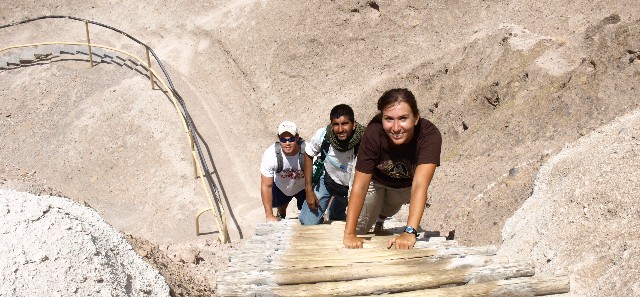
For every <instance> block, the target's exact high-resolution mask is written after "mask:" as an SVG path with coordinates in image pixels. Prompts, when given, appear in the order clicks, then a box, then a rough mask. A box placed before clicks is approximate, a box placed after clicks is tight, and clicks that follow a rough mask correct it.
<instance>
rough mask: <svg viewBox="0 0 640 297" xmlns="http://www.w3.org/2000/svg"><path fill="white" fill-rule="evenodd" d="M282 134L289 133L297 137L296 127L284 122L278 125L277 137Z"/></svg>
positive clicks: (292, 123)
mask: <svg viewBox="0 0 640 297" xmlns="http://www.w3.org/2000/svg"><path fill="white" fill-rule="evenodd" d="M284 132H289V133H291V135H293V136H295V135H298V126H296V123H294V122H290V121H284V122H282V123H280V125H278V135H282V133H284Z"/></svg>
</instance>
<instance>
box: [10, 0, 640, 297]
mask: <svg viewBox="0 0 640 297" xmlns="http://www.w3.org/2000/svg"><path fill="white" fill-rule="evenodd" d="M633 7H637V3H635V2H634V1H616V2H615V3H611V1H571V2H555V1H535V2H534V1H468V2H465V3H446V4H445V3H431V2H423V1H389V2H381V1H380V2H371V1H369V2H365V1H340V2H328V3H325V2H304V3H299V4H291V3H288V2H284V1H214V2H198V1H196V2H192V3H189V4H188V5H187V4H184V3H173V2H171V3H169V2H163V1H159V2H153V3H151V2H139V3H136V4H130V3H114V2H94V1H88V2H81V3H80V2H78V3H66V2H65V3H37V4H36V3H31V2H26V1H16V2H3V3H2V4H0V8H1V9H0V23H2V24H6V23H9V22H13V21H16V20H19V19H22V18H25V17H35V16H40V15H50V14H60V15H73V16H77V17H81V18H87V19H91V20H94V21H98V22H101V23H105V24H107V25H111V26H114V27H116V28H118V29H122V30H124V31H126V32H127V33H129V34H131V35H132V36H135V37H136V38H139V39H140V40H142V41H143V42H145V43H147V44H148V45H150V46H151V47H152V48H154V50H155V51H156V53H157V54H158V56H159V57H160V59H161V60H162V62H163V63H164V64H165V66H166V68H167V71H168V73H169V74H170V75H171V78H172V80H173V82H174V84H175V86H176V89H177V90H178V91H179V92H180V94H181V95H182V96H183V97H184V98H185V101H186V104H187V107H188V108H189V112H190V113H191V115H192V116H193V118H194V122H195V123H196V126H197V129H198V136H199V137H200V139H201V140H202V143H203V146H204V149H205V156H206V158H207V159H208V161H209V163H210V168H211V171H212V173H213V174H215V175H216V176H217V177H220V180H221V183H220V191H221V194H222V197H223V199H224V201H225V204H226V205H225V206H226V207H227V210H228V213H227V214H228V221H229V228H230V231H231V236H232V241H233V243H232V244H231V245H221V244H218V243H216V238H217V233H216V227H215V224H214V223H213V219H212V217H211V216H210V214H207V215H205V216H204V217H203V219H202V220H203V221H202V222H203V223H202V226H203V229H204V230H203V232H204V233H205V234H204V235H201V236H196V235H195V213H196V212H197V211H199V210H201V209H203V208H206V207H207V201H206V198H205V197H204V195H203V193H202V190H201V189H200V185H199V183H200V181H199V180H196V179H194V176H193V169H192V163H191V162H192V161H191V156H190V149H189V147H188V143H187V141H186V137H185V135H184V130H183V128H182V126H181V123H180V121H179V118H178V117H177V113H176V111H175V109H174V108H173V106H172V104H171V103H170V101H169V99H168V97H167V96H166V94H165V93H163V92H162V91H160V90H151V88H150V85H149V81H148V79H147V77H146V76H145V75H146V72H145V71H143V70H142V69H141V68H140V67H139V66H136V65H135V64H133V63H130V62H126V61H120V62H118V63H115V62H113V63H111V62H110V63H99V64H98V65H97V66H96V67H93V68H90V67H89V66H88V62H87V61H86V56H82V55H65V56H60V57H52V58H51V59H47V60H44V61H40V62H38V63H30V64H24V65H21V66H20V67H17V66H13V67H8V68H9V69H4V70H0V87H1V89H0V98H2V99H0V100H2V104H1V105H0V129H1V131H2V134H1V135H0V136H1V137H2V138H1V139H0V187H2V188H5V189H14V190H19V191H25V192H30V193H35V194H44V195H54V196H61V197H68V198H70V199H72V200H74V201H77V202H80V203H83V204H87V205H89V206H90V207H92V208H93V209H95V210H96V211H97V213H98V214H99V215H100V216H101V217H102V218H104V219H105V220H106V221H107V222H108V223H109V224H110V225H112V226H113V227H114V228H115V229H116V230H118V231H119V232H121V233H123V234H126V235H127V236H126V238H127V239H128V240H129V242H130V243H131V244H132V245H133V246H134V248H135V249H136V251H138V252H139V253H140V254H141V255H143V257H145V258H146V259H147V260H148V261H149V262H150V263H151V264H152V265H154V267H156V268H157V269H158V270H159V271H160V273H161V274H162V275H163V276H164V277H165V278H166V279H167V282H168V283H169V286H170V287H171V289H172V290H173V294H184V295H189V293H191V295H194V293H193V292H199V293H201V294H207V293H212V292H214V290H215V289H214V288H215V277H213V276H214V275H215V273H223V270H224V267H225V251H226V250H228V249H230V248H233V245H234V244H241V238H246V237H248V236H251V234H252V232H253V228H254V227H255V225H256V224H257V223H258V222H262V221H263V220H264V218H263V214H262V208H261V204H260V199H259V180H260V179H259V178H260V176H259V171H258V168H259V161H260V160H259V158H260V156H261V154H262V151H263V150H264V148H266V147H267V146H268V145H269V144H270V143H271V142H272V141H274V140H275V139H274V138H275V137H273V136H274V133H275V132H274V131H275V127H276V125H277V123H279V122H280V121H282V120H284V119H288V120H293V121H296V122H297V123H298V124H299V126H300V127H301V134H302V135H303V137H309V136H310V134H311V133H312V132H313V131H314V130H315V129H317V128H318V127H320V126H322V125H324V124H325V122H326V114H327V112H328V111H329V110H330V108H331V107H332V106H333V105H335V104H337V103H348V104H350V105H352V106H353V107H354V109H355V110H356V119H357V120H360V121H361V122H364V123H366V122H367V120H368V119H369V117H370V116H371V115H373V114H374V113H375V104H374V102H375V100H376V99H377V97H378V96H379V95H380V94H381V93H382V92H383V91H384V90H386V89H388V88H391V87H408V88H410V89H411V90H412V91H414V93H415V94H416V96H417V97H418V98H419V108H420V110H421V113H422V116H424V117H427V118H428V119H430V120H431V121H433V122H434V123H435V124H436V125H438V127H439V128H440V130H441V131H442V132H443V136H444V146H443V156H442V157H443V158H442V160H443V162H442V166H441V167H440V168H438V170H437V172H436V176H435V178H434V181H433V183H432V186H431V188H430V193H429V195H430V197H429V199H430V202H431V205H432V206H431V208H430V209H428V210H427V211H426V213H425V216H424V218H423V220H422V222H421V227H422V228H423V229H425V230H429V231H436V232H438V231H439V232H449V231H452V230H455V231H456V233H455V234H456V236H457V238H456V239H458V240H459V241H461V242H462V243H463V244H465V245H473V244H504V253H505V254H513V255H518V256H519V257H520V258H522V257H524V258H531V259H532V260H534V261H535V263H536V267H537V268H538V272H539V273H550V274H560V273H566V274H569V275H570V276H571V279H572V292H571V295H573V296H603V295H604V296H611V295H614V296H618V295H620V296H624V295H626V293H629V292H631V293H633V292H638V289H637V288H638V283H637V277H633V275H634V273H633V269H632V267H634V265H635V262H634V260H633V259H634V257H633V255H636V254H637V253H638V250H639V247H638V235H637V234H639V233H638V232H637V211H638V208H637V206H636V205H635V203H634V202H635V198H636V197H637V193H638V189H637V184H638V183H637V181H636V180H635V179H634V178H633V176H634V175H633V172H634V171H633V169H634V168H636V167H637V163H638V158H639V157H638V142H637V139H638V136H637V135H635V134H634V133H635V130H637V129H634V128H633V127H634V126H633V125H632V124H631V123H635V121H636V119H635V116H634V112H635V111H636V110H638V108H639V107H640V105H639V103H638V102H639V101H638V98H639V97H640V88H637V82H638V78H639V77H640V62H638V60H640V54H639V52H640V11H639V10H634V9H630V8H633ZM91 32H92V41H93V42H95V43H100V44H106V45H109V46H114V47H119V48H122V49H125V50H127V51H130V52H132V53H134V54H136V55H139V56H141V57H144V52H143V51H142V49H141V48H140V47H139V46H136V45H135V44H134V43H133V42H131V41H128V40H127V39H126V38H123V36H120V35H119V34H113V33H109V32H108V31H107V30H104V29H98V28H93V27H92V29H91ZM84 38H85V31H84V26H83V25H82V23H77V22H69V21H64V20H51V21H42V22H38V23H35V24H31V25H22V26H20V27H12V28H6V29H2V30H0V41H1V42H0V47H4V46H8V45H13V44H23V43H31V42H38V41H51V40H58V41H60V40H63V41H68V40H72V41H78V42H83V41H84ZM13 54H14V53H13V52H11V53H10V52H8V51H7V52H2V53H0V57H6V56H8V55H13ZM0 66H1V65H0ZM156 67H157V66H156ZM625 115H627V117H624V116H625ZM612 127H618V128H612ZM607 129H609V130H607ZM594 131H596V132H594ZM597 131H601V132H597ZM596 136H599V137H600V138H599V137H596ZM572 148H573V149H572ZM578 148H580V149H578ZM614 164H615V166H614ZM587 182H588V184H587ZM401 216H402V215H401ZM399 219H402V218H399ZM594 230H597V232H596V231H594ZM619 234H624V235H619ZM576 247H580V248H576ZM635 266H637V265H635ZM616 286H617V288H618V290H616V291H613V292H612V291H607V292H606V293H603V290H610V289H611V288H615V287H616Z"/></svg>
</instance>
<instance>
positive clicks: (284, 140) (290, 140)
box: [280, 136, 296, 143]
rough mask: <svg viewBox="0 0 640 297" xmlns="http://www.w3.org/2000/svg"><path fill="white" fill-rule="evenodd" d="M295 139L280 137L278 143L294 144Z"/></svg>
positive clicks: (292, 137)
mask: <svg viewBox="0 0 640 297" xmlns="http://www.w3.org/2000/svg"><path fill="white" fill-rule="evenodd" d="M295 141H296V138H295V137H294V136H291V137H280V142H282V143H287V142H295Z"/></svg>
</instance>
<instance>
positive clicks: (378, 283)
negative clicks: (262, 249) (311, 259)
mask: <svg viewBox="0 0 640 297" xmlns="http://www.w3.org/2000/svg"><path fill="white" fill-rule="evenodd" d="M534 273H535V268H534V267H533V265H532V264H531V263H507V264H492V265H487V266H482V267H466V268H456V269H452V270H434V271H427V272H422V273H415V274H408V275H396V276H384V277H375V278H368V279H361V280H352V281H342V282H322V283H315V284H300V285H286V286H278V287H274V288H273V289H272V292H274V293H275V294H276V295H277V296H362V295H374V294H384V293H397V292H407V291H415V290H423V289H428V288H437V287H439V286H443V285H451V284H465V283H467V282H469V281H471V280H473V279H493V280H496V279H505V278H514V277H523V276H532V275H533V274H534Z"/></svg>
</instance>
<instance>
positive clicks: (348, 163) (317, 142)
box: [305, 127, 355, 186]
mask: <svg viewBox="0 0 640 297" xmlns="http://www.w3.org/2000/svg"><path fill="white" fill-rule="evenodd" d="M326 129H327V127H323V128H320V129H318V130H317V131H316V133H315V134H314V135H313V137H312V138H311V140H310V141H309V143H308V144H307V147H306V149H305V153H307V155H309V156H311V157H316V156H320V149H321V147H322V141H323V140H324V135H325V133H326ZM354 160H355V155H354V154H353V150H348V151H346V152H341V151H338V150H334V149H333V146H332V145H329V150H328V152H327V157H326V158H325V159H324V168H325V169H326V170H327V173H328V174H329V176H331V179H333V180H334V181H335V182H336V183H338V184H340V185H343V186H348V185H349V179H350V178H351V171H353V165H354V164H355V162H354Z"/></svg>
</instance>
